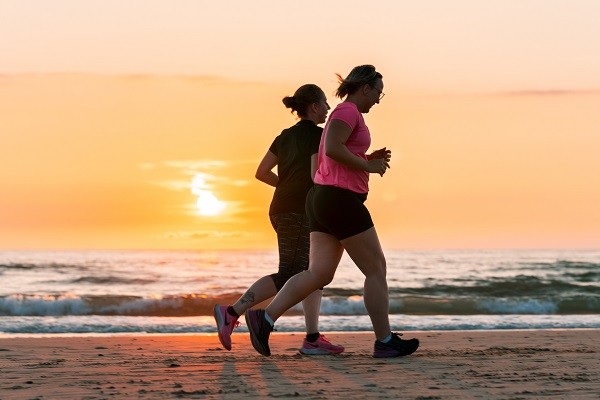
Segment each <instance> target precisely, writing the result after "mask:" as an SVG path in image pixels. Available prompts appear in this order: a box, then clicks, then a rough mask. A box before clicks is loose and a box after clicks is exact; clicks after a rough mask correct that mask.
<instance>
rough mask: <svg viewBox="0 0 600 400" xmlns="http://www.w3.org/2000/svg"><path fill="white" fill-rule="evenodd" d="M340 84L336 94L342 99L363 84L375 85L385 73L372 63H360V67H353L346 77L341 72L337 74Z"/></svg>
mask: <svg viewBox="0 0 600 400" xmlns="http://www.w3.org/2000/svg"><path fill="white" fill-rule="evenodd" d="M336 75H337V77H338V82H339V83H340V86H339V87H338V89H337V91H336V92H335V95H336V96H337V97H339V98H340V99H342V98H344V97H346V96H347V95H349V94H353V93H355V92H356V91H357V90H358V89H360V88H361V87H363V85H367V84H368V85H370V86H373V85H374V84H375V82H376V81H377V80H378V79H382V78H383V75H381V74H380V73H379V72H377V71H376V70H375V67H374V66H372V65H368V64H367V65H359V66H358V67H354V68H352V71H350V73H349V74H348V76H347V77H346V78H345V79H344V78H342V76H341V75H340V74H336Z"/></svg>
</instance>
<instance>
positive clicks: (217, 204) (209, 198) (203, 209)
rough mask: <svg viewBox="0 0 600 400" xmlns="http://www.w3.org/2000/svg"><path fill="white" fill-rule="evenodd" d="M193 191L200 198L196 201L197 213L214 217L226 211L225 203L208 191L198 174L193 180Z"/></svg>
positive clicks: (202, 178)
mask: <svg viewBox="0 0 600 400" xmlns="http://www.w3.org/2000/svg"><path fill="white" fill-rule="evenodd" d="M191 190H192V193H193V194H194V195H195V196H197V197H198V199H197V200H196V212H197V213H198V214H200V215H204V216H209V217H212V216H215V215H219V214H220V213H221V212H222V211H223V210H224V209H225V203H224V202H222V201H221V200H219V199H218V198H217V196H215V195H214V194H213V192H211V191H210V190H208V187H207V185H206V182H205V180H204V177H203V176H202V175H201V174H196V176H194V178H193V179H192V184H191Z"/></svg>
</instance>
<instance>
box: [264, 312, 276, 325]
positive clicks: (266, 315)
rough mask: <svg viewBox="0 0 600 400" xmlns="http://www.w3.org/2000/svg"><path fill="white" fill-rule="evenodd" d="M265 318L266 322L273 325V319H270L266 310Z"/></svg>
mask: <svg viewBox="0 0 600 400" xmlns="http://www.w3.org/2000/svg"><path fill="white" fill-rule="evenodd" d="M265 319H266V320H267V322H268V323H269V324H271V326H275V321H273V320H272V319H271V317H270V316H269V314H267V312H266V311H265Z"/></svg>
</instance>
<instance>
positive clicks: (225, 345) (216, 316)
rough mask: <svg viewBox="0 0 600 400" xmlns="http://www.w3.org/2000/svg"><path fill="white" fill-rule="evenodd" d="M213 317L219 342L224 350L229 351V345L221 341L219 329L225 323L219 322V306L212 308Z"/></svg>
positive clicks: (221, 335) (221, 336)
mask: <svg viewBox="0 0 600 400" xmlns="http://www.w3.org/2000/svg"><path fill="white" fill-rule="evenodd" d="M213 315H214V317H215V322H216V323H217V333H218V334H219V342H221V344H222V345H223V347H225V349H227V350H229V351H231V343H229V344H227V343H225V341H224V340H223V334H222V333H221V327H222V326H224V325H225V321H223V320H221V313H220V312H219V306H218V305H217V306H215V308H213Z"/></svg>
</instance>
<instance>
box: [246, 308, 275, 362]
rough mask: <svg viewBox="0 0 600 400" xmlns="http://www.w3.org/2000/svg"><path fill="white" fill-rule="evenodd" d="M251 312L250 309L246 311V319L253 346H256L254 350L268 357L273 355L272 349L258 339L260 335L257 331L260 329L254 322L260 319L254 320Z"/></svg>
mask: <svg viewBox="0 0 600 400" xmlns="http://www.w3.org/2000/svg"><path fill="white" fill-rule="evenodd" d="M249 314H250V313H249V312H248V311H246V314H245V316H244V318H245V319H246V325H247V326H248V332H250V341H251V342H252V347H254V350H256V351H258V352H259V353H260V354H262V355H263V356H266V357H268V356H270V355H271V351H270V350H268V349H266V348H265V347H264V346H263V345H262V343H260V340H258V335H257V332H258V331H259V329H258V328H257V327H256V326H254V322H258V321H252V320H251V317H250V316H249Z"/></svg>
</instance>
